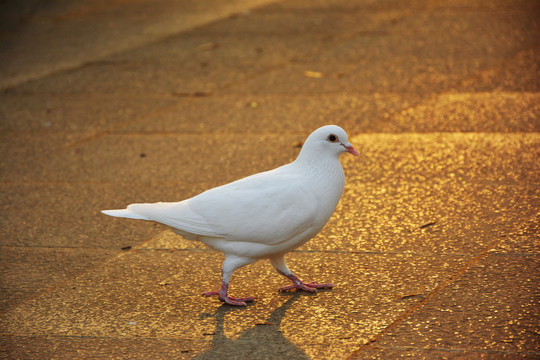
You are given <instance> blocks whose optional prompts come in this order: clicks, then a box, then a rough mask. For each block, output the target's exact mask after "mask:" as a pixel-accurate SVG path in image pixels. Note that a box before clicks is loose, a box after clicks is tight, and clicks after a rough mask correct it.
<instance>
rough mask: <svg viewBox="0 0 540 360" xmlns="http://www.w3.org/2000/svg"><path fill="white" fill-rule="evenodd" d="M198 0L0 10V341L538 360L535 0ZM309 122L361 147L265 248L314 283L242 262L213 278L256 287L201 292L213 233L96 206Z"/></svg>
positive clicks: (210, 283) (95, 347)
mask: <svg viewBox="0 0 540 360" xmlns="http://www.w3.org/2000/svg"><path fill="white" fill-rule="evenodd" d="M14 3H15V2H14ZM221 3H222V2H212V3H206V5H205V4H202V5H201V4H200V2H196V1H180V2H172V1H165V0H164V1H159V2H156V3H155V4H156V5H155V6H152V7H149V5H148V4H147V3H146V2H144V1H122V2H114V3H112V4H111V2H105V1H98V0H94V1H91V0H84V1H83V0H80V1H75V2H72V3H71V4H70V5H69V6H67V7H66V3H65V2H60V1H59V2H51V3H50V4H49V5H48V7H44V5H40V4H39V3H36V2H32V1H28V2H22V3H21V2H19V3H18V4H19V5H20V4H26V5H27V7H23V8H21V7H15V8H10V9H11V10H10V11H9V12H8V11H2V13H3V14H11V15H10V16H9V17H8V18H9V19H11V21H7V22H4V24H8V25H4V27H3V28H2V31H3V33H2V37H1V39H0V44H1V45H0V46H1V49H2V52H1V55H0V59H1V63H2V70H1V72H0V73H1V74H2V75H1V77H2V79H1V83H0V84H1V86H2V91H1V93H0V98H1V100H0V131H1V132H0V139H1V141H0V149H1V150H0V151H1V153H2V157H1V161H0V174H1V178H0V187H1V192H2V197H1V203H0V204H1V205H0V209H1V211H2V216H1V217H0V225H1V226H0V234H1V236H0V249H1V251H0V258H1V260H0V279H1V280H0V284H1V286H0V291H1V295H0V312H1V316H0V357H1V358H6V359H43V358H50V359H68V358H69V359H72V358H84V359H92V358H95V359H108V358H119V359H121V358H126V359H127V358H130V359H131V358H136V359H138V358H140V359H149V358H152V359H169V358H181V359H194V358H196V359H221V358H233V359H245V358H254V359H279V358H291V359H297V358H298V359H302V358H306V359H307V358H310V359H346V358H351V359H353V358H354V359H356V358H358V359H392V358H400V357H412V358H419V359H424V358H425V359H433V358H435V359H437V358H441V359H442V358H467V359H469V358H470V359H477V358H485V359H498V358H501V359H502V358H511V359H514V358H523V359H537V358H540V344H539V336H540V335H539V331H540V330H539V326H538V319H539V304H538V299H539V293H538V288H539V286H538V285H539V275H538V274H539V271H538V270H539V239H538V233H539V231H538V227H539V226H538V223H539V222H538V209H539V203H540V202H539V200H538V199H539V188H538V186H539V174H540V166H539V165H538V163H539V162H538V158H539V155H540V154H539V153H540V146H539V144H540V137H539V134H538V131H539V129H540V121H539V113H540V105H539V104H540V101H539V97H540V95H539V88H540V83H539V76H538V63H539V61H538V59H539V50H540V47H539V41H538V39H539V38H540V37H539V29H538V19H539V16H538V15H539V13H540V2H538V1H529V0H523V1H512V2H509V1H502V0H500V1H499V0H498V1H494V2H489V3H487V2H484V1H477V0H472V1H471V0H469V1H466V2H465V1H460V0H452V1H420V0H417V1H415V0H410V1H397V0H395V1H394V0H386V1H370V0H355V1H351V0H346V1H345V0H332V1H312V0H311V1H308V0H306V1H295V2H287V1H236V2H229V4H231V7H227V6H225V5H220V4H221ZM36 4H38V5H36ZM1 6H4V7H6V8H7V6H12V3H11V2H9V1H8V2H5V3H4V4H2V5H1ZM221 6H224V7H221ZM3 16H5V15H3ZM179 19H181V20H182V21H180V20H179ZM152 29H154V30H155V29H158V30H155V31H154V30H152ZM36 34H39V36H37V35H36ZM328 123H335V124H338V125H340V126H342V127H344V128H345V129H346V130H347V131H348V133H349V135H350V137H351V139H350V140H351V142H352V143H353V144H354V145H355V147H356V148H357V149H358V150H359V152H360V154H361V155H360V157H359V159H356V158H353V157H352V156H349V157H347V156H343V157H342V163H343V165H344V169H345V172H346V174H347V185H346V189H345V193H344V195H343V198H342V200H341V202H340V204H339V206H338V208H337V210H336V213H335V214H334V216H333V217H332V219H331V220H330V222H329V224H328V225H327V226H326V227H325V229H324V230H323V231H322V233H321V234H319V235H318V236H317V237H316V238H315V239H313V240H312V241H311V242H309V243H307V244H306V245H304V246H303V247H301V248H299V249H298V250H297V251H295V252H293V253H291V254H290V255H289V256H288V262H289V266H290V267H291V269H293V271H295V272H297V273H298V275H299V276H300V277H301V278H303V279H306V280H317V281H327V282H333V283H336V284H337V286H336V288H335V289H332V290H331V291H319V292H318V293H317V294H296V293H293V294H279V293H277V289H278V288H279V286H282V285H285V284H287V281H286V279H284V278H282V277H280V276H279V275H278V274H276V273H275V271H274V270H273V268H272V267H271V266H270V264H268V263H267V262H258V263H256V264H253V265H250V266H247V267H245V268H243V269H241V270H239V271H238V272H237V273H235V275H234V277H233V279H232V283H231V293H232V294H234V295H239V296H243V295H246V296H249V295H255V296H256V297H257V298H258V300H257V301H256V302H255V303H254V304H253V305H251V306H248V307H247V308H245V309H236V308H230V307H228V306H224V305H221V304H220V303H219V302H218V301H217V300H216V299H212V298H203V297H201V296H200V293H201V292H203V291H206V290H212V289H216V288H217V287H218V286H219V268H220V263H221V261H222V256H221V254H219V253H217V252H214V251H211V250H209V249H207V248H205V247H204V246H203V245H201V244H197V243H194V242H190V241H187V240H184V239H182V238H180V237H178V236H176V235H174V234H173V233H172V232H171V231H170V230H168V229H167V228H165V227H162V226H160V225H155V224H152V223H148V222H140V221H139V222H137V221H129V220H124V219H111V218H108V217H105V216H103V215H101V214H100V213H99V210H101V209H106V208H117V207H123V206H125V205H126V204H129V203H131V202H146V201H174V200H181V199H183V198H187V197H190V196H193V195H195V194H197V193H199V192H201V191H203V190H205V189H207V188H209V187H212V186H216V185H219V184H223V183H226V182H229V181H232V180H234V179H237V178H239V177H242V176H246V175H249V174H252V173H255V172H259V171H262V170H266V169H269V168H272V167H275V166H278V165H281V164H284V163H286V162H289V161H291V160H292V159H294V158H295V156H296V154H297V153H298V151H299V147H300V146H301V141H302V140H304V138H305V136H307V135H308V134H309V133H310V132H311V131H312V130H313V129H315V128H317V127H318V126H321V125H324V124H328Z"/></svg>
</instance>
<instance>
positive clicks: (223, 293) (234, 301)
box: [203, 283, 255, 306]
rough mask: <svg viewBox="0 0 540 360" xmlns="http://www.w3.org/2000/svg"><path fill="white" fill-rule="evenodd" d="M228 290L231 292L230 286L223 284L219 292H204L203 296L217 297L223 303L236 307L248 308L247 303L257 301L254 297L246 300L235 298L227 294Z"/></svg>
mask: <svg viewBox="0 0 540 360" xmlns="http://www.w3.org/2000/svg"><path fill="white" fill-rule="evenodd" d="M228 290H229V284H227V283H223V284H221V289H219V291H206V292H203V295H204V296H212V295H217V296H218V299H219V300H221V301H223V302H224V303H225V304H229V305H236V306H246V302H250V301H253V300H255V298H254V297H253V296H250V297H246V298H235V297H232V296H229V295H228V294H227V292H228Z"/></svg>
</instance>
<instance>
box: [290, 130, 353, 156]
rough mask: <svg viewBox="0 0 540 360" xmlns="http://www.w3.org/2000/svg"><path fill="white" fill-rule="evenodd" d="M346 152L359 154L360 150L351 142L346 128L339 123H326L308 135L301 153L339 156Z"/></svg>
mask: <svg viewBox="0 0 540 360" xmlns="http://www.w3.org/2000/svg"><path fill="white" fill-rule="evenodd" d="M344 152H348V153H350V154H353V155H354V156H358V152H357V151H356V149H355V148H354V147H353V146H352V144H351V143H350V142H349V137H348V136H347V133H346V132H345V130H343V129H342V128H340V127H339V126H337V125H326V126H323V127H320V128H318V129H317V130H315V131H314V132H312V133H311V135H309V136H308V138H307V139H306V141H305V143H304V146H303V147H302V151H301V152H300V154H302V153H304V154H306V155H307V154H310V155H315V154H318V156H320V155H334V156H336V157H338V156H339V155H341V154H342V153H344Z"/></svg>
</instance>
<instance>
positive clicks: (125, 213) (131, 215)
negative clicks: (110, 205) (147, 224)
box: [101, 209, 152, 220]
mask: <svg viewBox="0 0 540 360" xmlns="http://www.w3.org/2000/svg"><path fill="white" fill-rule="evenodd" d="M101 212H102V213H104V214H105V215H109V216H114V217H122V218H126V219H136V220H152V219H150V218H147V217H146V216H143V215H140V214H137V213H136V212H133V211H131V210H129V209H121V210H102V211H101Z"/></svg>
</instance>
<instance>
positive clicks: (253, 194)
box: [128, 169, 317, 245]
mask: <svg viewBox="0 0 540 360" xmlns="http://www.w3.org/2000/svg"><path fill="white" fill-rule="evenodd" d="M140 205H143V204H140ZM140 205H139V204H134V205H130V207H128V208H129V209H130V210H132V211H135V212H137V213H139V214H141V215H144V216H147V217H149V218H151V219H153V220H155V221H158V222H162V223H164V224H166V225H169V226H172V227H174V228H177V229H180V230H182V231H186V232H189V233H192V234H197V235H203V236H212V237H220V238H223V239H225V240H232V241H248V242H255V243H261V244H267V245H275V244H279V243H281V242H283V241H286V240H289V239H291V238H292V237H294V236H296V235H298V234H300V233H302V232H303V231H305V230H306V229H308V228H309V227H310V226H311V225H313V222H314V221H315V219H316V209H317V199H316V198H315V197H314V196H313V195H312V194H311V193H309V192H308V191H306V186H305V183H304V182H302V180H301V177H299V176H296V175H294V174H291V173H290V172H287V171H280V170H279V169H276V170H272V171H268V172H264V173H260V174H256V175H253V176H250V177H247V178H244V179H241V180H238V181H235V182H232V183H230V184H226V185H223V186H220V187H217V188H213V189H210V190H208V191H206V192H204V193H202V194H200V195H197V196H195V197H193V198H191V199H188V200H185V201H182V202H180V203H158V204H144V209H143V208H142V207H141V208H137V206H140Z"/></svg>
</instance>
